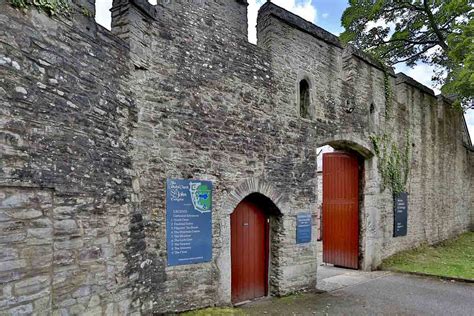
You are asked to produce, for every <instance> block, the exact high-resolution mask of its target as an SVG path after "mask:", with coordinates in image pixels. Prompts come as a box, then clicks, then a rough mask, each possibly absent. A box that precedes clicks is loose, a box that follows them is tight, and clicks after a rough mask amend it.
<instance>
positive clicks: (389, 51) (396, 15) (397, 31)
mask: <svg viewBox="0 0 474 316" xmlns="http://www.w3.org/2000/svg"><path fill="white" fill-rule="evenodd" d="M473 16H474V0H349V7H348V8H347V9H346V10H345V12H344V14H343V16H342V25H343V26H344V27H345V29H346V31H345V32H344V33H343V34H342V35H341V39H342V40H344V41H346V42H350V43H352V44H353V45H355V46H356V47H357V48H359V49H363V50H365V51H367V52H369V53H371V54H373V55H375V56H376V57H377V58H379V59H381V60H382V61H383V62H385V63H387V64H389V65H391V66H393V65H395V64H398V63H406V64H407V65H408V66H414V65H416V64H417V63H418V62H423V63H427V64H430V65H434V66H436V72H435V74H434V76H433V79H434V80H435V81H437V82H438V83H439V84H442V85H443V87H442V91H443V93H445V94H447V95H453V96H456V97H457V100H458V101H457V104H458V105H460V104H462V106H463V107H464V108H474V20H473Z"/></svg>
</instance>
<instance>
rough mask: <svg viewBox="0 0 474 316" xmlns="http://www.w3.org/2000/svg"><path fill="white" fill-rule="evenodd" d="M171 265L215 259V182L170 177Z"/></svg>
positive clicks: (168, 228) (168, 240)
mask: <svg viewBox="0 0 474 316" xmlns="http://www.w3.org/2000/svg"><path fill="white" fill-rule="evenodd" d="M166 244H167V247H168V248H167V249H168V265H169V266H176V265H183V264H193V263H200V262H208V261H211V259H212V182H210V181H201V180H178V179H168V180H167V181H166Z"/></svg>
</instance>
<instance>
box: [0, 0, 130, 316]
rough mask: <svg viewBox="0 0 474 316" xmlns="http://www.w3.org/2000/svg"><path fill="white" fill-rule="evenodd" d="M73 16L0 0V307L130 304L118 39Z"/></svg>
mask: <svg viewBox="0 0 474 316" xmlns="http://www.w3.org/2000/svg"><path fill="white" fill-rule="evenodd" d="M82 18H84V16H81V19H82ZM83 21H84V20H82V22H81V23H83ZM76 22H78V21H76V20H70V19H62V20H58V19H52V18H50V17H49V16H47V15H45V14H44V13H40V12H38V11H37V10H35V9H32V10H28V11H27V12H21V11H19V10H16V9H14V8H12V7H11V6H10V5H9V3H8V2H5V1H2V2H1V3H0V25H1V27H0V111H1V115H0V284H1V286H0V314H2V315H4V314H12V315H30V314H32V313H34V314H36V315H51V314H52V313H53V311H54V315H85V314H87V313H88V314H90V315H97V314H100V313H101V312H104V313H106V314H109V315H112V314H127V311H128V306H129V297H130V295H129V293H130V291H131V289H130V287H129V286H128V284H129V283H128V277H127V275H126V273H125V271H126V266H127V257H126V255H125V253H126V249H127V239H128V237H129V230H130V226H131V224H130V222H131V221H130V213H131V210H132V209H133V204H132V202H131V170H132V165H131V160H130V159H129V152H128V148H129V147H130V144H129V137H130V133H131V128H132V127H133V124H134V122H135V121H136V112H135V109H134V106H133V102H132V101H131V98H130V95H129V89H126V88H124V85H125V78H126V77H127V76H128V60H127V54H128V53H127V52H128V48H127V46H126V45H125V43H122V42H121V41H118V40H117V39H116V38H115V37H114V36H112V34H110V32H108V31H107V30H104V29H102V28H101V27H98V28H97V26H96V25H95V23H94V21H93V18H90V21H89V23H88V24H81V28H76V27H73V26H72V25H73V23H76ZM130 255H131V254H130Z"/></svg>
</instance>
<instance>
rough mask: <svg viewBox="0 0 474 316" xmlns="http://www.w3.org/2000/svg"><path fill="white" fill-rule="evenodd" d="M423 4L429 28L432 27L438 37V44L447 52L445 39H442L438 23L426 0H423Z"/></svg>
mask: <svg viewBox="0 0 474 316" xmlns="http://www.w3.org/2000/svg"><path fill="white" fill-rule="evenodd" d="M423 6H424V8H425V12H426V14H427V15H428V21H429V23H430V26H431V28H433V31H434V32H435V34H436V36H437V37H438V39H439V46H441V48H442V49H443V50H444V51H445V52H447V51H448V49H449V48H448V44H446V41H445V39H444V35H443V33H441V31H440V29H439V28H438V25H437V24H436V21H435V18H434V16H433V12H431V10H430V6H429V4H428V0H423Z"/></svg>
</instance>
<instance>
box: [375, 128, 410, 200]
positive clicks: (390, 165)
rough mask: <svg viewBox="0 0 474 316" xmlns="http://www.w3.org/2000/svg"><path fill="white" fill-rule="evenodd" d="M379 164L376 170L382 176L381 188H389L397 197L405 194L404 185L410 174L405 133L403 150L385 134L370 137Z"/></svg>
mask: <svg viewBox="0 0 474 316" xmlns="http://www.w3.org/2000/svg"><path fill="white" fill-rule="evenodd" d="M370 139H371V141H372V143H373V145H374V151H375V154H376V155H377V157H378V159H379V162H378V168H379V172H380V174H381V175H382V181H383V187H384V188H387V187H390V188H391V190H392V193H393V194H394V195H397V194H399V193H402V192H406V191H407V188H406V183H407V180H408V175H409V173H410V141H409V140H410V136H409V133H407V136H406V144H405V148H402V149H400V148H399V147H398V146H397V144H396V143H395V142H394V141H393V140H392V138H391V137H390V136H388V135H387V134H383V135H381V136H377V135H373V136H371V137H370Z"/></svg>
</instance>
